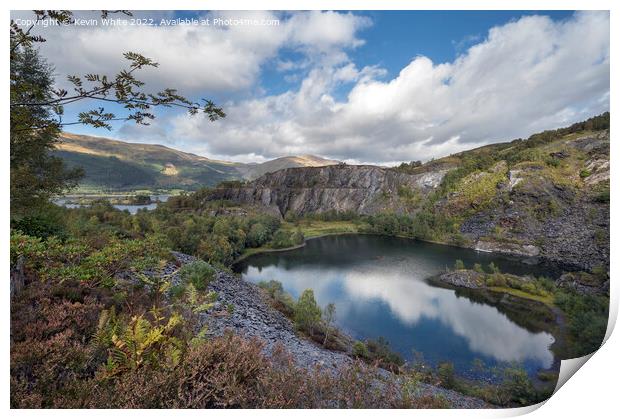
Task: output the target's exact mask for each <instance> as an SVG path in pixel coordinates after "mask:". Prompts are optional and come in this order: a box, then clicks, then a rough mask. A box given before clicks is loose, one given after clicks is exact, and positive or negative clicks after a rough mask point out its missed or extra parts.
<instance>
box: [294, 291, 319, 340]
mask: <svg viewBox="0 0 620 419" xmlns="http://www.w3.org/2000/svg"><path fill="white" fill-rule="evenodd" d="M320 322H321V308H320V307H319V306H318V304H317V303H316V300H315V299H314V291H312V290H311V289H307V290H304V292H302V293H301V296H300V297H299V300H297V304H295V325H296V326H297V327H298V328H299V329H301V330H303V331H305V332H308V333H310V335H312V334H313V333H314V331H315V329H316V328H317V326H319V324H320Z"/></svg>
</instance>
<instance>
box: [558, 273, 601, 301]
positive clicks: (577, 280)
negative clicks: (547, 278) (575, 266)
mask: <svg viewBox="0 0 620 419" xmlns="http://www.w3.org/2000/svg"><path fill="white" fill-rule="evenodd" d="M555 284H556V286H558V287H560V288H566V289H571V290H573V291H575V292H577V293H579V294H583V295H609V277H607V276H606V275H592V274H589V273H587V272H566V273H564V274H563V275H562V276H560V278H558V279H557V280H556V282H555Z"/></svg>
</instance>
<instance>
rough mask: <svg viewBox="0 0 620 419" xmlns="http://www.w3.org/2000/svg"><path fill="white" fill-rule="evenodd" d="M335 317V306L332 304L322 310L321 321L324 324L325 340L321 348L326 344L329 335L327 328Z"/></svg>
mask: <svg viewBox="0 0 620 419" xmlns="http://www.w3.org/2000/svg"><path fill="white" fill-rule="evenodd" d="M335 317H336V305H335V304H334V303H329V304H327V306H326V307H325V309H324V310H323V321H324V322H325V340H324V341H323V346H325V345H326V344H327V336H328V334H329V328H330V327H331V324H332V322H333V321H334V318H335Z"/></svg>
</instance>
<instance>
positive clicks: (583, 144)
mask: <svg viewBox="0 0 620 419" xmlns="http://www.w3.org/2000/svg"><path fill="white" fill-rule="evenodd" d="M609 144H610V142H609V131H608V130H600V131H594V132H592V131H584V132H576V133H570V134H566V135H563V136H558V137H557V138H551V139H548V140H544V141H539V142H538V143H534V144H533V145H531V144H527V145H526V146H525V147H524V146H522V145H523V144H521V143H518V142H512V143H504V144H498V145H493V146H487V149H483V150H480V149H479V150H472V151H470V152H465V153H461V154H459V155H454V156H450V157H447V158H444V159H439V160H436V161H434V162H429V163H427V164H424V165H422V166H416V167H413V168H411V169H410V170H396V169H389V168H383V167H377V166H348V165H335V166H326V167H305V168H290V169H285V170H280V171H277V172H274V173H268V174H266V175H264V176H262V177H260V178H258V179H256V180H254V181H252V182H249V183H247V184H244V185H242V186H240V187H235V188H221V189H216V190H215V191H214V193H213V197H214V198H216V199H227V200H231V201H233V202H236V203H239V204H248V205H255V206H261V207H263V208H267V209H270V210H271V211H272V212H274V213H277V214H279V215H281V216H284V215H286V214H288V213H293V214H295V215H307V214H314V213H324V212H328V211H337V212H345V211H351V212H354V213H357V214H362V215H376V214H380V213H385V212H390V213H397V214H407V215H410V216H411V217H415V216H416V214H417V213H418V212H419V211H424V212H425V214H422V215H424V216H425V217H426V218H427V219H428V218H432V217H433V216H435V215H441V216H443V217H444V218H445V219H447V220H450V223H451V225H452V226H457V228H458V233H456V234H454V233H453V234H452V235H444V236H431V237H421V238H425V239H429V240H435V241H446V242H451V241H454V242H455V243H457V244H458V245H460V246H467V247H471V248H474V249H477V250H480V251H488V252H498V253H506V254H511V255H516V256H520V257H523V258H527V259H530V261H532V262H535V260H536V259H537V258H543V259H546V260H548V261H552V262H558V263H561V264H563V265H564V266H565V267H567V268H573V269H582V270H588V271H591V270H593V269H608V267H609V227H610V225H609V209H610V208H609V167H610V166H609ZM493 147H494V148H493ZM485 153H486V154H485ZM481 155H483V157H484V156H485V155H486V156H487V157H486V158H487V159H491V160H492V163H491V164H487V165H486V168H485V169H475V170H470V172H469V173H468V174H467V175H465V176H463V177H460V178H458V179H457V180H452V181H451V183H450V182H449V186H447V187H446V188H443V189H442V191H443V192H442V193H441V196H438V194H432V195H431V194H430V192H432V191H435V190H437V187H438V186H439V185H440V184H441V183H442V180H443V179H444V177H445V175H446V173H447V172H449V171H450V170H452V169H454V168H457V167H463V165H465V164H468V162H470V161H471V160H472V159H473V160H474V161H484V160H483V159H482V158H481V157H480V156H481ZM469 164H470V163H469ZM430 196H432V197H433V199H429V197H430ZM414 224H415V220H414ZM431 228H432V227H431ZM405 234H406V233H405ZM455 237H459V240H458V241H456V239H455Z"/></svg>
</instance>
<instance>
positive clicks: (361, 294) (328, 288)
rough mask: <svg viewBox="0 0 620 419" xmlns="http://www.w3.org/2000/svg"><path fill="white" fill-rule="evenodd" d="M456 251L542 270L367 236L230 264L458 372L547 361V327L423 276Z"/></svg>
mask: <svg viewBox="0 0 620 419" xmlns="http://www.w3.org/2000/svg"><path fill="white" fill-rule="evenodd" d="M457 258H458V259H462V260H464V261H466V264H469V265H473V263H476V262H478V263H489V262H490V261H494V263H496V264H499V265H500V266H501V265H503V269H505V270H507V271H513V272H514V271H518V272H519V273H523V272H524V271H527V270H544V269H545V268H544V267H530V266H527V265H523V264H521V263H519V262H518V261H515V260H509V259H503V258H497V257H493V256H491V255H488V254H478V253H476V252H472V251H468V250H465V249H457V248H447V247H445V246H435V245H428V244H425V243H419V242H414V241H406V240H405V241H403V240H401V239H393V238H386V237H374V236H341V237H326V238H322V239H316V240H312V241H309V242H308V245H307V246H306V247H305V248H302V249H298V250H295V251H291V252H286V253H279V254H264V255H256V256H255V257H252V258H250V259H248V260H246V261H245V262H243V263H242V264H241V265H239V266H238V267H237V268H238V269H239V270H240V271H241V272H242V273H243V277H244V278H245V279H247V280H250V281H254V282H257V281H261V280H270V279H275V280H278V281H280V282H282V284H283V285H284V288H285V289H286V290H287V291H288V292H289V293H291V294H292V295H293V296H295V297H297V296H299V295H300V294H301V292H302V291H303V290H304V289H306V288H312V289H313V290H314V292H315V296H316V298H317V301H318V302H319V304H321V305H325V304H327V303H329V302H334V303H335V304H336V308H337V313H336V322H337V324H338V325H339V327H341V328H343V329H345V330H347V331H348V332H349V333H351V334H352V335H353V336H355V337H356V338H376V337H378V336H384V337H386V338H387V339H388V340H389V341H390V342H391V344H392V346H393V347H394V349H396V350H398V351H399V352H401V353H402V354H403V355H404V356H405V357H407V358H411V354H412V350H415V351H418V352H421V353H422V354H423V356H424V358H425V359H426V360H427V361H430V362H432V363H436V362H439V361H442V360H450V361H452V362H453V363H454V364H455V366H456V367H457V369H459V370H461V371H464V370H466V369H468V368H469V367H470V366H471V363H472V361H473V360H474V359H481V360H483V361H484V362H485V363H487V364H491V365H495V364H498V363H502V362H515V361H516V362H520V363H523V364H524V366H525V367H526V368H527V369H529V370H530V371H534V370H536V369H538V368H548V367H550V366H551V365H552V363H553V354H552V352H551V351H550V350H549V345H550V344H551V343H553V337H552V336H551V335H550V334H549V333H546V332H541V331H529V330H527V329H525V328H523V327H521V326H519V325H517V324H516V323H514V322H513V321H511V320H510V318H508V317H507V316H506V314H504V313H502V312H500V311H499V310H498V309H497V308H496V307H493V306H490V305H487V304H484V303H480V302H475V301H472V300H470V299H469V298H466V297H459V296H457V294H456V292H455V291H454V290H450V289H444V288H437V287H433V286H430V285H428V284H427V283H426V282H425V281H424V279H425V278H427V277H429V276H431V275H433V274H436V273H438V272H440V271H441V270H442V269H444V268H445V267H446V266H451V265H453V264H454V260H455V259H457ZM533 273H535V274H540V273H542V272H533Z"/></svg>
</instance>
